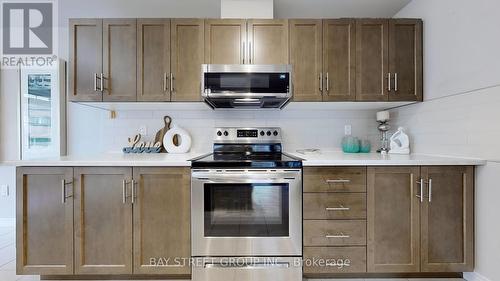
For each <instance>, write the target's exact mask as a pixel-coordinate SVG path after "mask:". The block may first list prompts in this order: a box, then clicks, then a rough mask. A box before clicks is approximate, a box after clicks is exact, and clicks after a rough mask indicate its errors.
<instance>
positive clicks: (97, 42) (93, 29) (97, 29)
mask: <svg viewBox="0 0 500 281" xmlns="http://www.w3.org/2000/svg"><path fill="white" fill-rule="evenodd" d="M69 30H70V35H69V44H70V47H69V79H68V80H69V92H68V100H70V101H102V92H101V91H100V90H98V87H99V85H98V84H99V81H98V79H97V78H98V76H99V75H100V74H101V72H102V20H100V19H70V20H69Z"/></svg>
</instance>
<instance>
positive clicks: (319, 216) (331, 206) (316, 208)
mask: <svg viewBox="0 0 500 281" xmlns="http://www.w3.org/2000/svg"><path fill="white" fill-rule="evenodd" d="M365 218H366V194H364V193H304V219H309V220H324V219H365Z"/></svg>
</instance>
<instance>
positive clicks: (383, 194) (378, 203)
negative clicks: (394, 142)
mask: <svg viewBox="0 0 500 281" xmlns="http://www.w3.org/2000/svg"><path fill="white" fill-rule="evenodd" d="M419 175H420V168H419V167H383V168H368V219H367V222H368V271H369V272H418V271H420V261H419V256H420V251H419V244H420V215H419V208H420V207H419V205H420V200H419V198H417V197H416V195H418V194H419V192H420V191H419V190H418V187H417V185H418V184H417V183H416V181H417V180H419Z"/></svg>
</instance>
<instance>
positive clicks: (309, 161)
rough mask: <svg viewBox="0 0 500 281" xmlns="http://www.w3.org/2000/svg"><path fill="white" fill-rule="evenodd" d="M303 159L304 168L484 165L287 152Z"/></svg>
mask: <svg viewBox="0 0 500 281" xmlns="http://www.w3.org/2000/svg"><path fill="white" fill-rule="evenodd" d="M288 154H290V155H293V156H296V157H299V158H302V159H304V161H303V165H304V166H448V165H457V166H460V165H474V166H477V165H485V164H486V161H484V160H481V159H473V158H460V157H446V156H434V155H426V154H410V155H396V154H387V155H381V154H379V153H343V152H341V151H319V152H306V153H304V154H303V153H298V152H288Z"/></svg>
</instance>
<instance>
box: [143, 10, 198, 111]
mask: <svg viewBox="0 0 500 281" xmlns="http://www.w3.org/2000/svg"><path fill="white" fill-rule="evenodd" d="M203 30H204V23H203V20H201V19H172V20H170V19H139V20H138V22H137V42H138V49H137V62H138V63H137V100H138V101H199V100H200V95H199V91H200V89H199V84H200V66H201V64H203V62H204V53H203V42H204V32H203Z"/></svg>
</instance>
